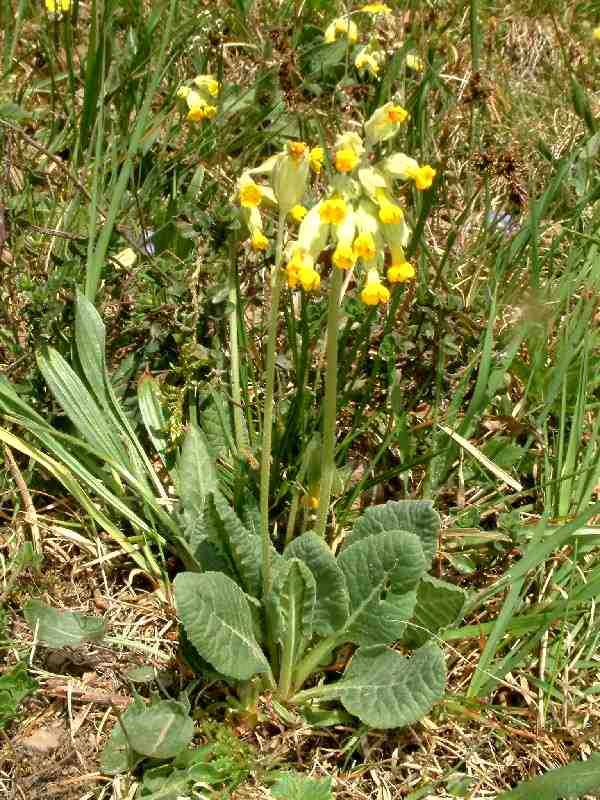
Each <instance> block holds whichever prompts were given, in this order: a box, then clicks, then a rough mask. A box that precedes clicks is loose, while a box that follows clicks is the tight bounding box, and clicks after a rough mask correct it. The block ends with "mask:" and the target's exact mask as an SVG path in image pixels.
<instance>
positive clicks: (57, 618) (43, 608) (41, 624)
mask: <svg viewBox="0 0 600 800" xmlns="http://www.w3.org/2000/svg"><path fill="white" fill-rule="evenodd" d="M23 613H24V615H25V619H26V620H27V622H28V624H29V625H30V626H31V628H32V629H33V631H34V632H35V634H36V636H37V639H38V640H39V641H40V642H43V643H44V644H46V645H48V647H65V646H67V645H77V644H81V643H82V642H97V641H99V640H100V639H102V638H103V636H104V634H105V632H106V625H105V623H104V620H103V619H102V618H101V617H88V616H85V615H84V614H79V613H78V612H76V611H62V610H61V609H58V608H52V607H51V606H47V605H46V604H45V603H42V602H41V601H40V600H30V601H29V602H28V603H27V605H26V606H25V607H24V608H23Z"/></svg>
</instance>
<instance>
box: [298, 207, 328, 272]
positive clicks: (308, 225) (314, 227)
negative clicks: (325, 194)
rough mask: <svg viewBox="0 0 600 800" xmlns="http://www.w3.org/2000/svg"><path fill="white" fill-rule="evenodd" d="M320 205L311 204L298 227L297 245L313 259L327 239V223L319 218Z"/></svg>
mask: <svg viewBox="0 0 600 800" xmlns="http://www.w3.org/2000/svg"><path fill="white" fill-rule="evenodd" d="M321 206H322V203H317V205H316V206H313V207H312V208H311V209H310V211H309V212H308V214H307V215H306V216H305V217H304V219H303V220H302V222H301V223H300V227H299V228H298V246H299V247H300V248H301V249H302V250H303V251H304V252H306V253H309V254H310V255H311V256H312V257H313V258H314V259H316V258H318V257H319V254H320V253H321V252H322V250H323V249H324V248H325V247H326V246H327V241H328V239H329V223H327V222H324V221H323V219H322V218H321Z"/></svg>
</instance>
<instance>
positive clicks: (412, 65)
mask: <svg viewBox="0 0 600 800" xmlns="http://www.w3.org/2000/svg"><path fill="white" fill-rule="evenodd" d="M406 66H407V67H408V68H409V69H412V70H414V71H415V72H423V69H424V67H425V65H424V64H423V59H422V58H420V57H419V56H418V55H416V54H415V53H409V54H408V55H407V56H406Z"/></svg>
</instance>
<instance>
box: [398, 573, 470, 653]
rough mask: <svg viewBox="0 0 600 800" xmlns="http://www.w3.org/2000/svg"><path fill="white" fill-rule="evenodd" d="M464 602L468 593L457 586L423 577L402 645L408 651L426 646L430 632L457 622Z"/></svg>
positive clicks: (428, 576) (435, 631) (426, 576)
mask: <svg viewBox="0 0 600 800" xmlns="http://www.w3.org/2000/svg"><path fill="white" fill-rule="evenodd" d="M466 602H467V593H466V592H465V591H464V589H461V588H460V586H454V585H453V584H451V583H447V582H446V581H441V580H438V579H437V578H432V577H431V576H430V575H425V576H424V577H423V580H422V581H421V582H420V583H419V588H418V590H417V602H416V605H415V610H414V613H413V617H412V619H411V621H410V622H409V624H408V626H407V629H406V632H405V634H404V637H403V639H402V644H404V645H407V646H408V647H411V648H412V647H420V646H421V645H422V644H425V642H426V641H427V640H428V639H430V638H431V634H432V633H438V632H439V631H441V630H443V628H447V627H448V625H452V624H453V623H455V622H457V621H458V619H459V618H460V615H461V613H462V610H463V608H464V606H465V603H466ZM413 625H414V626H415V627H413ZM423 628H424V629H425V630H423Z"/></svg>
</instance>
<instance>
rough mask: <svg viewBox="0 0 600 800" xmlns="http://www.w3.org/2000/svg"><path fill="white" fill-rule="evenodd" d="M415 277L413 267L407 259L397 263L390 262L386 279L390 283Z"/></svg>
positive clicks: (402, 281)
mask: <svg viewBox="0 0 600 800" xmlns="http://www.w3.org/2000/svg"><path fill="white" fill-rule="evenodd" d="M414 277H415V268H414V267H413V265H412V264H410V263H409V262H408V261H401V262H400V263H399V264H392V266H391V267H390V268H389V269H388V271H387V279H388V281H389V282H390V283H405V282H406V281H410V280H412V279H413V278H414Z"/></svg>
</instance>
